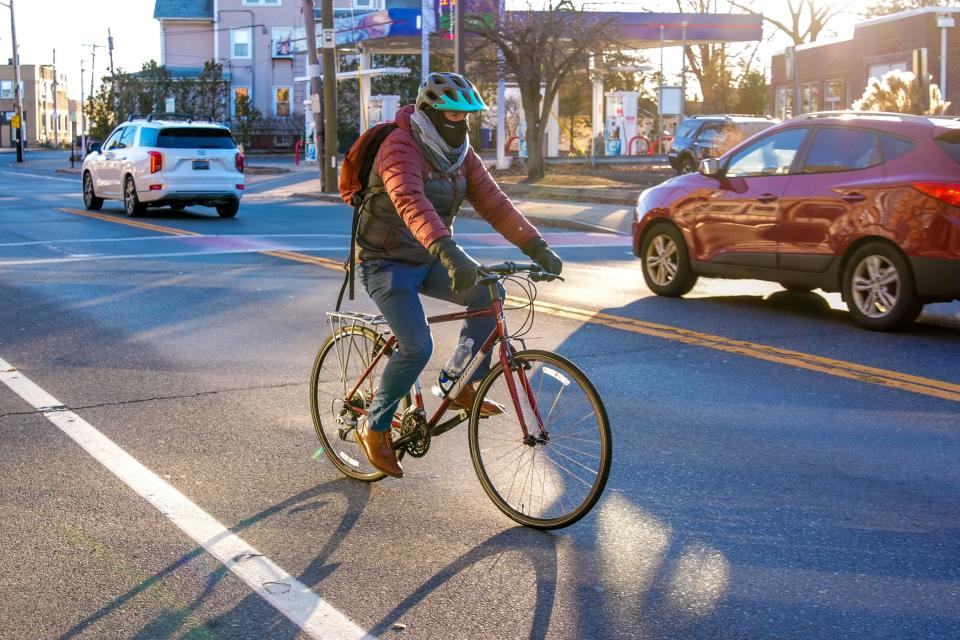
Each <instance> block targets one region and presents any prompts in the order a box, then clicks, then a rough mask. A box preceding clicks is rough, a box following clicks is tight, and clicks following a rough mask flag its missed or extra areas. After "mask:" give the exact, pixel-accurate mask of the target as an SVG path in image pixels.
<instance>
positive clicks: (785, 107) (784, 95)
mask: <svg viewBox="0 0 960 640" xmlns="http://www.w3.org/2000/svg"><path fill="white" fill-rule="evenodd" d="M774 108H775V110H776V114H775V115H776V116H777V117H778V118H780V119H781V120H786V119H788V118H792V117H793V88H792V87H777V96H776V104H775V106H774Z"/></svg>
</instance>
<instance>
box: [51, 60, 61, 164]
mask: <svg viewBox="0 0 960 640" xmlns="http://www.w3.org/2000/svg"><path fill="white" fill-rule="evenodd" d="M57 86H58V85H57V50H56V49H54V50H53V148H54V149H59V148H60V113H59V111H58V110H57V106H58V105H57V103H58V102H59V100H58V99H57V98H58V96H57Z"/></svg>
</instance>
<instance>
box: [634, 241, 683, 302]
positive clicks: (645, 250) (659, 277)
mask: <svg viewBox="0 0 960 640" xmlns="http://www.w3.org/2000/svg"><path fill="white" fill-rule="evenodd" d="M640 259H641V264H642V268H643V279H644V281H645V282H646V283H647V286H648V287H650V290H651V291H653V292H654V293H655V294H657V295H658V296H670V297H677V296H682V295H683V294H685V293H688V292H689V291H690V289H693V285H695V284H696V283H697V275H696V274H695V273H693V271H692V270H691V269H690V254H689V252H688V251H687V244H686V243H685V242H684V241H683V236H682V235H681V234H680V231H679V230H678V229H677V228H676V227H674V226H673V225H670V224H658V225H657V226H655V227H654V228H653V229H651V230H650V231H649V232H647V234H646V235H645V236H644V237H643V243H642V244H641V246H640Z"/></svg>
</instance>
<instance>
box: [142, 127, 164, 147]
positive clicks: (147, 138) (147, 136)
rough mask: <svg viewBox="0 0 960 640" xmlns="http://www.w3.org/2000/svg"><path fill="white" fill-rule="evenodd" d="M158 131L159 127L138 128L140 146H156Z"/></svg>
mask: <svg viewBox="0 0 960 640" xmlns="http://www.w3.org/2000/svg"><path fill="white" fill-rule="evenodd" d="M159 133H160V129H155V128H153V127H143V128H141V129H140V146H141V147H155V146H157V136H158V135H159Z"/></svg>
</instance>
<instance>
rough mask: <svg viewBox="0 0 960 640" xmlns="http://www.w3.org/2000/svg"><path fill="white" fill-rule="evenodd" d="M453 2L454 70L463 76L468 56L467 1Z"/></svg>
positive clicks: (453, 0) (458, 0)
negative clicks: (465, 51) (465, 48)
mask: <svg viewBox="0 0 960 640" xmlns="http://www.w3.org/2000/svg"><path fill="white" fill-rule="evenodd" d="M452 2H453V11H454V15H453V43H454V50H453V51H454V53H453V68H454V71H456V72H457V73H459V74H460V75H463V68H464V66H465V64H466V55H465V54H464V47H463V18H464V13H465V12H466V8H467V7H466V0H452Z"/></svg>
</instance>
